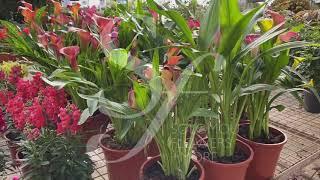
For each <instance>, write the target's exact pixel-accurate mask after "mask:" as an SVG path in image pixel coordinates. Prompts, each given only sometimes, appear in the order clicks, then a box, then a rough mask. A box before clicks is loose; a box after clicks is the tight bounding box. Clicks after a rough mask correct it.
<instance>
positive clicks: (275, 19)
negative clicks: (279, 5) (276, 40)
mask: <svg viewBox="0 0 320 180" xmlns="http://www.w3.org/2000/svg"><path fill="white" fill-rule="evenodd" d="M267 13H268V14H269V15H270V16H271V18H272V20H273V25H274V26H276V25H279V24H281V23H283V22H285V21H286V18H285V16H283V15H281V14H280V13H278V12H275V11H271V10H268V11H267Z"/></svg>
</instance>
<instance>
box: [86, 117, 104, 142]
mask: <svg viewBox="0 0 320 180" xmlns="http://www.w3.org/2000/svg"><path fill="white" fill-rule="evenodd" d="M109 123H110V119H109V117H108V116H106V115H105V114H102V113H98V114H97V115H95V116H92V117H89V118H88V120H87V121H86V122H85V123H84V124H83V125H82V129H81V139H82V142H83V143H84V144H86V143H87V142H88V141H89V139H90V138H91V137H92V136H95V135H98V134H103V133H105V131H106V129H107V127H108V124H109Z"/></svg>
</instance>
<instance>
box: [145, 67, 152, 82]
mask: <svg viewBox="0 0 320 180" xmlns="http://www.w3.org/2000/svg"><path fill="white" fill-rule="evenodd" d="M143 74H144V77H145V78H147V79H148V80H151V79H152V78H153V70H152V68H151V67H147V68H146V69H145V70H143Z"/></svg>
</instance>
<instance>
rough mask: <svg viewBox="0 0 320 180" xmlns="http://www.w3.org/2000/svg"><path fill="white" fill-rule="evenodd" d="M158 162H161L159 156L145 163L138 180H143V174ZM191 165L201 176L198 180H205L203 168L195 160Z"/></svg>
mask: <svg viewBox="0 0 320 180" xmlns="http://www.w3.org/2000/svg"><path fill="white" fill-rule="evenodd" d="M158 161H161V157H160V156H156V157H153V158H150V159H148V160H147V161H145V162H144V163H143V165H142V166H141V168H140V174H139V180H143V179H144V172H146V170H147V169H148V168H150V167H151V166H152V165H154V164H155V163H158ZM192 163H193V164H194V165H195V166H196V167H197V170H198V171H200V174H201V175H200V178H199V180H205V179H206V178H205V177H206V176H205V170H204V168H203V166H202V165H201V164H200V163H199V162H198V161H195V160H192Z"/></svg>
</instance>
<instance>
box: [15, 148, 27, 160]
mask: <svg viewBox="0 0 320 180" xmlns="http://www.w3.org/2000/svg"><path fill="white" fill-rule="evenodd" d="M19 153H22V151H17V153H16V161H19V162H26V161H27V160H28V159H27V158H24V159H20V158H19Z"/></svg>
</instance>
